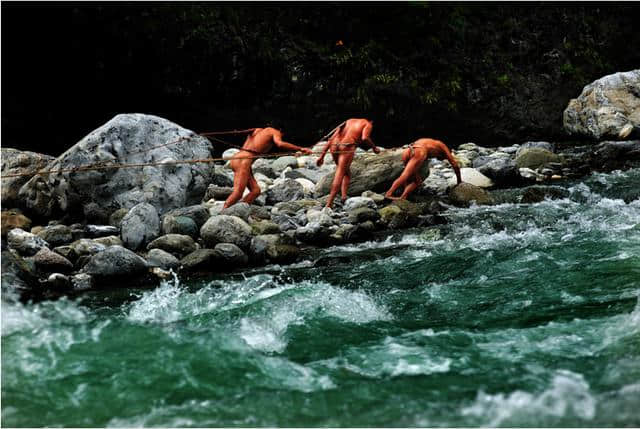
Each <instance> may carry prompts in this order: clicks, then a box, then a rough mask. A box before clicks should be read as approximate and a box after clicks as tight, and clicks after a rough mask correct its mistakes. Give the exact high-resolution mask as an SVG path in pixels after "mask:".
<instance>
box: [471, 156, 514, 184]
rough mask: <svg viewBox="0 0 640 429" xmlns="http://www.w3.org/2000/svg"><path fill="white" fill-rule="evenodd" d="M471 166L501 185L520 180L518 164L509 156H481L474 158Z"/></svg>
mask: <svg viewBox="0 0 640 429" xmlns="http://www.w3.org/2000/svg"><path fill="white" fill-rule="evenodd" d="M473 166H474V168H476V169H477V170H478V171H479V172H480V173H482V174H484V175H485V176H487V177H488V178H489V179H491V180H492V181H494V182H495V183H496V184H498V185H501V186H506V185H513V184H517V183H518V182H519V180H520V174H519V171H518V166H517V165H516V163H515V161H514V160H513V159H511V158H510V157H490V156H482V157H478V158H476V160H475V161H474V163H473Z"/></svg>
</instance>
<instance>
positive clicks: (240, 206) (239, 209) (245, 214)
mask: <svg viewBox="0 0 640 429" xmlns="http://www.w3.org/2000/svg"><path fill="white" fill-rule="evenodd" d="M220 214H223V215H227V216H237V217H239V218H240V219H242V220H243V221H245V222H246V221H248V220H249V215H250V214H251V206H250V205H249V204H247V203H243V202H237V203H235V204H234V205H232V206H231V207H227V208H226V209H222V211H221V212H220Z"/></svg>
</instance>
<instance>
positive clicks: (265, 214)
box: [249, 205, 272, 220]
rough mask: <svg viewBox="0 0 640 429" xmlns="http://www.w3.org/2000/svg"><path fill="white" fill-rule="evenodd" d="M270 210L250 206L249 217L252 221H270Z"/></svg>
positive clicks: (268, 208)
mask: <svg viewBox="0 0 640 429" xmlns="http://www.w3.org/2000/svg"><path fill="white" fill-rule="evenodd" d="M271 209H272V207H263V206H255V205H251V213H250V214H249V216H250V217H251V218H253V219H266V220H269V219H271Z"/></svg>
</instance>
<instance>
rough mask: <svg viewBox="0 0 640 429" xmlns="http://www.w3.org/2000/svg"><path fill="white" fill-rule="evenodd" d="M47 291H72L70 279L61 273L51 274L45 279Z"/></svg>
mask: <svg viewBox="0 0 640 429" xmlns="http://www.w3.org/2000/svg"><path fill="white" fill-rule="evenodd" d="M46 284H47V289H49V290H53V291H56V292H67V291H69V290H71V289H72V287H73V286H72V284H71V279H70V278H69V277H68V276H65V275H64V274H62V273H53V274H51V275H50V276H49V277H47V281H46Z"/></svg>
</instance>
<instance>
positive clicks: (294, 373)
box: [259, 357, 336, 392]
mask: <svg viewBox="0 0 640 429" xmlns="http://www.w3.org/2000/svg"><path fill="white" fill-rule="evenodd" d="M259 366H260V369H261V371H262V373H263V375H264V376H265V377H266V379H267V380H269V381H270V382H271V383H269V382H267V384H271V386H270V387H276V388H279V389H281V388H285V389H289V390H297V391H301V392H315V391H319V390H328V389H333V388H335V387H336V385H335V383H334V382H333V381H332V380H331V378H330V377H329V376H327V375H321V374H319V373H318V372H317V371H315V370H314V369H312V368H309V367H306V366H303V365H300V364H297V363H295V362H292V361H290V360H288V359H284V358H280V357H267V358H265V359H263V360H261V362H260V364H259Z"/></svg>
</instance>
